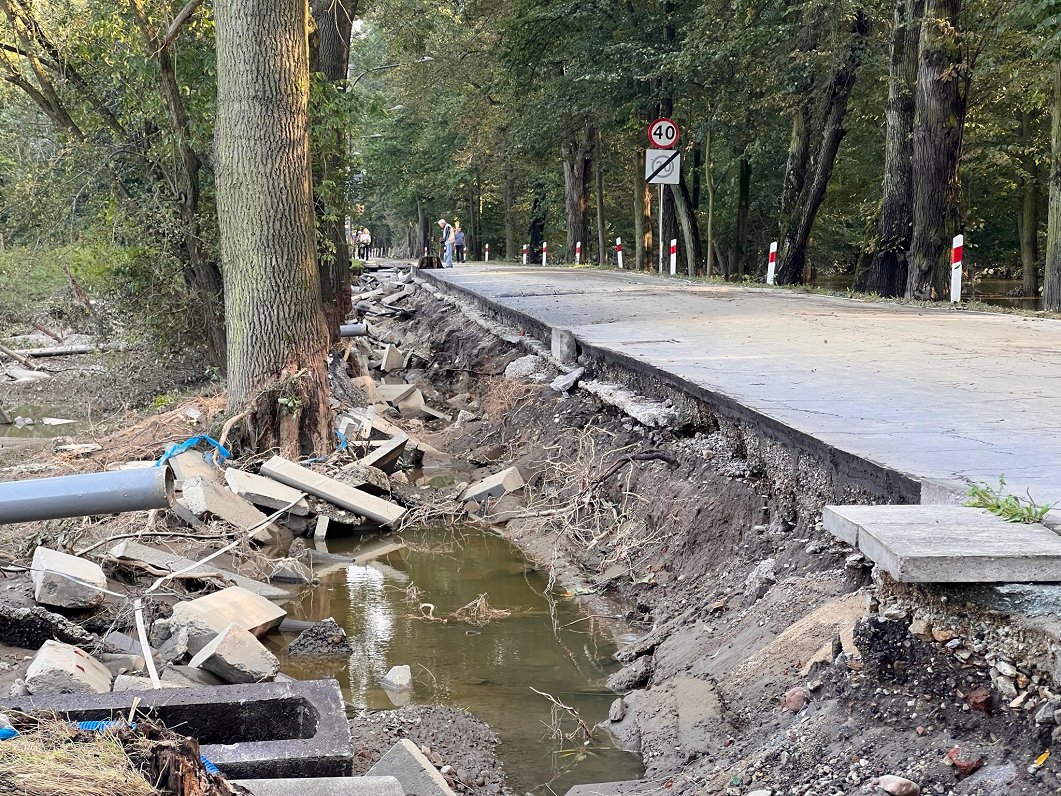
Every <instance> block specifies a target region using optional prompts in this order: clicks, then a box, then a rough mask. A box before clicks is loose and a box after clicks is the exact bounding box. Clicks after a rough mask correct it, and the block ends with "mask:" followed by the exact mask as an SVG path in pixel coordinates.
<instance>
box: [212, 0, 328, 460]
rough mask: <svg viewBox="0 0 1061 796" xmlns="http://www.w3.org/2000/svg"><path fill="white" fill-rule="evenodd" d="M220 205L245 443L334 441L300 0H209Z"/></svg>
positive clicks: (231, 393) (233, 376)
mask: <svg viewBox="0 0 1061 796" xmlns="http://www.w3.org/2000/svg"><path fill="white" fill-rule="evenodd" d="M214 13H215V19H216V51H217V119H216V124H215V137H216V140H215V149H216V162H217V209H218V221H219V227H220V242H221V258H222V263H223V266H224V267H223V273H224V278H225V310H226V312H225V316H226V320H227V323H228V362H229V372H228V406H229V410H230V411H233V412H237V411H243V410H244V409H249V410H250V411H251V413H252V414H251V418H250V422H249V427H250V428H252V429H254V430H255V434H254V437H253V439H248V440H246V442H247V443H248V445H249V447H252V448H254V449H255V450H259V451H261V450H266V449H268V448H271V447H279V448H280V450H281V451H282V452H284V454H285V455H288V456H292V455H295V456H298V455H300V454H322V453H324V452H326V451H328V450H329V449H330V447H331V439H332V432H331V410H330V409H329V406H328V381H327V369H326V357H327V354H328V330H327V327H326V325H325V319H324V309H323V305H322V300H321V286H320V275H319V273H318V270H317V242H316V227H315V223H314V218H313V189H312V184H311V179H310V153H309V109H308V101H309V46H308V39H307V14H308V8H307V4H306V0H217V1H216V2H215V3H214Z"/></svg>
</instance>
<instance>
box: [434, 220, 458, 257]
mask: <svg viewBox="0 0 1061 796" xmlns="http://www.w3.org/2000/svg"><path fill="white" fill-rule="evenodd" d="M438 226H439V228H440V229H441V230H442V246H443V248H444V249H445V252H446V254H445V258H444V259H443V261H442V267H443V268H452V267H453V244H454V238H453V227H451V226H450V225H449V223H447V221H446V219H444V218H440V219H439V220H438Z"/></svg>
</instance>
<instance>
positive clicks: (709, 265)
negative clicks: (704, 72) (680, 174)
mask: <svg viewBox="0 0 1061 796" xmlns="http://www.w3.org/2000/svg"><path fill="white" fill-rule="evenodd" d="M711 143H712V141H711V128H710V127H708V128H707V132H706V133H705V134H704V169H705V172H706V173H705V174H704V179H705V181H706V183H707V262H706V264H705V267H704V275H705V276H709V277H710V276H714V273H715V268H714V262H715V164H714V161H713V159H712V158H713V157H714V153H713V152H712V149H711Z"/></svg>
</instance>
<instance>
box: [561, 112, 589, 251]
mask: <svg viewBox="0 0 1061 796" xmlns="http://www.w3.org/2000/svg"><path fill="white" fill-rule="evenodd" d="M596 139H597V132H596V130H595V129H594V128H593V125H586V127H585V128H584V129H583V130H582V131H581V132H580V133H579V134H578V135H577V136H576V137H574V138H572V139H571V140H570V141H568V142H567V143H565V144H564V146H563V160H564V212H565V214H566V216H567V251H566V254H565V257H566V259H567V260H568V261H573V260H574V259H575V244H576V243H577V242H579V241H581V242H582V245H583V246H586V244H587V243H588V242H589V180H590V169H591V168H592V166H593V147H594V144H595V143H596Z"/></svg>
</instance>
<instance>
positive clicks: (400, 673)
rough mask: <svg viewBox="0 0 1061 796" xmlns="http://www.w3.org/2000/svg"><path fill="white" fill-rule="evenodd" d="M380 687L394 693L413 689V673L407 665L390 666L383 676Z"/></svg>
mask: <svg viewBox="0 0 1061 796" xmlns="http://www.w3.org/2000/svg"><path fill="white" fill-rule="evenodd" d="M382 685H383V687H384V688H390V689H393V690H394V691H404V690H406V689H410V688H412V687H413V671H412V669H410V668H409V667H408V666H407V665H405V664H403V665H401V666H392V667H391V670H390V671H389V672H387V673H386V674H385V675H384V676H383V680H382Z"/></svg>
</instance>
